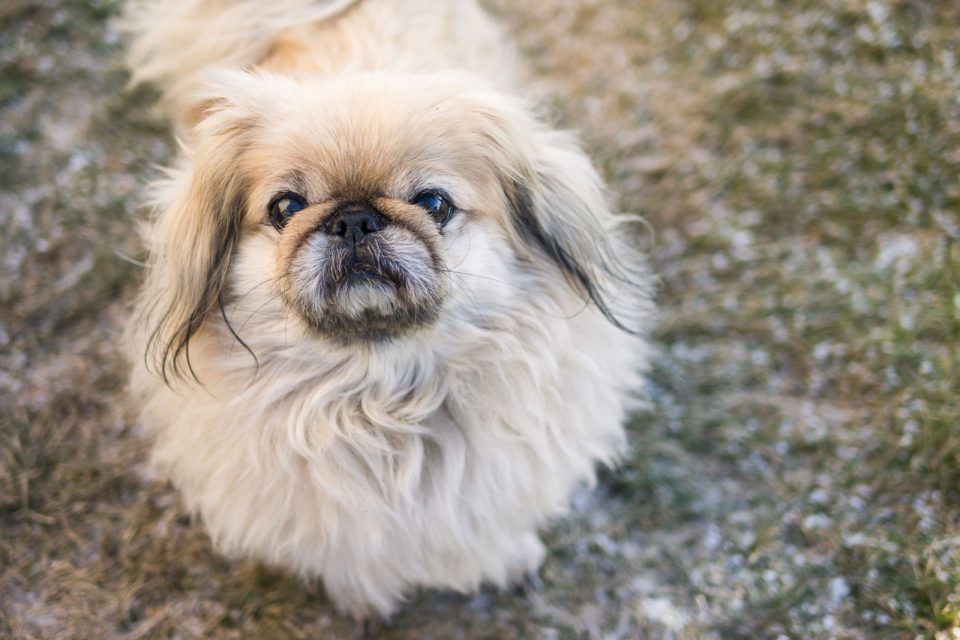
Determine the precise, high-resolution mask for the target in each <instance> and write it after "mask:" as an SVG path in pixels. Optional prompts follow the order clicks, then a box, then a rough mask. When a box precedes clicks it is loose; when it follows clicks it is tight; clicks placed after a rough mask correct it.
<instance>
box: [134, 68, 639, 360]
mask: <svg viewBox="0 0 960 640" xmlns="http://www.w3.org/2000/svg"><path fill="white" fill-rule="evenodd" d="M208 100H209V104H210V108H209V110H208V114H207V115H206V116H205V117H204V119H203V120H202V121H201V122H200V124H199V125H198V127H197V129H196V151H195V154H194V158H193V163H192V166H191V167H190V169H189V170H188V173H185V174H183V175H182V176H180V178H179V179H175V180H174V183H173V186H172V189H173V195H172V196H170V198H169V199H170V200H171V201H172V204H170V205H169V206H168V207H167V208H166V209H165V210H163V211H161V212H160V216H159V218H158V220H157V222H156V224H155V226H154V230H153V234H154V236H153V239H152V242H153V244H154V254H153V260H152V263H151V271H150V275H149V276H148V283H147V289H146V291H147V294H146V295H147V296H149V297H151V298H152V302H153V305H152V307H151V311H150V313H151V314H152V324H153V334H152V337H151V348H152V349H153V353H154V355H155V356H156V357H157V362H158V367H159V369H160V370H161V371H162V372H163V373H164V374H165V375H166V373H167V372H168V371H170V372H173V373H178V372H180V369H182V367H183V361H185V360H186V358H187V357H188V353H189V351H188V349H189V341H190V339H191V338H192V337H193V336H194V335H195V334H196V333H197V332H198V331H200V329H201V328H202V326H203V323H204V322H205V321H206V319H207V318H208V317H209V316H210V315H211V313H212V312H213V311H214V310H215V309H216V308H217V307H218V306H220V307H221V308H222V307H223V306H224V305H226V306H227V307H229V306H231V305H240V304H247V306H248V307H251V306H253V308H255V309H256V311H257V313H260V314H261V317H263V318H269V317H270V316H271V314H273V315H274V316H275V315H277V314H281V315H283V316H284V328H283V331H284V332H289V330H290V329H289V326H288V316H291V315H292V316H293V317H294V318H295V319H296V321H297V326H299V327H301V328H302V329H303V331H304V334H305V335H306V336H309V337H313V338H317V339H321V340H328V341H331V342H334V343H339V344H358V343H379V342H384V341H390V340H396V339H402V338H403V337H404V336H406V335H409V334H411V333H414V332H417V331H422V330H425V329H429V328H430V327H433V326H434V325H435V324H437V323H438V322H440V321H442V319H443V318H444V316H445V315H447V314H456V313H463V312H465V310H466V309H468V308H469V310H470V312H471V313H474V314H478V313H479V314H480V315H481V316H482V314H483V310H484V308H486V307H487V305H492V306H495V305H496V304H497V302H496V296H497V295H498V294H504V293H506V291H505V290H504V289H503V287H508V288H510V289H515V288H517V287H521V288H522V286H523V285H524V284H525V282H524V281H523V277H522V275H523V274H532V273H536V274H538V277H540V278H541V281H542V279H543V278H546V280H547V281H549V282H556V283H557V286H558V288H564V289H565V290H566V291H568V292H570V293H573V294H578V295H579V296H580V297H581V298H588V299H589V300H591V301H592V302H593V303H594V304H596V305H598V306H599V307H600V309H601V310H602V311H603V312H605V313H608V315H612V314H610V310H609V308H608V307H607V304H606V302H605V297H604V294H605V292H606V290H607V288H608V285H609V283H610V282H613V281H616V280H620V281H621V282H627V283H628V284H629V282H630V277H629V273H628V272H629V266H627V267H625V266H624V265H623V264H622V263H621V261H620V260H619V259H618V257H617V252H616V251H615V248H614V243H613V242H612V241H613V237H612V235H611V226H612V216H611V215H610V214H609V212H608V211H607V209H606V207H605V205H604V202H603V197H602V194H601V191H600V187H599V181H598V179H597V177H596V175H595V173H594V172H593V170H592V169H591V167H590V163H589V161H588V160H587V159H586V158H585V156H584V155H583V154H582V152H581V151H580V150H579V149H578V147H577V146H576V145H575V143H573V142H572V140H571V139H570V138H569V137H568V136H565V135H563V134H558V133H556V132H551V131H549V130H548V129H546V128H544V127H543V126H542V125H540V124H539V123H538V122H537V121H536V120H535V119H534V118H532V117H531V116H530V115H529V114H528V111H527V110H526V108H525V107H524V106H523V105H522V104H520V103H518V102H516V101H514V100H512V99H509V98H506V97H503V96H501V95H500V94H498V93H497V92H494V91H489V90H481V89H476V88H475V87H474V86H473V81H471V80H469V79H467V78H464V77H462V76H449V75H416V76H405V75H399V74H376V73H370V74H358V75H355V76H351V77H350V78H343V79H326V80H324V79H313V80H300V81H297V80H292V79H288V78H280V77H277V76H271V75H253V74H247V73H232V74H228V75H225V76H222V77H221V78H219V80H218V81H217V83H216V85H215V87H214V89H212V94H211V96H209V97H208ZM158 245H159V246H160V247H162V248H161V249H160V250H158V247H157V246H158ZM625 269H626V270H625ZM624 274H627V275H626V277H624ZM641 281H645V280H643V279H639V278H638V279H637V280H636V282H641ZM530 282H532V280H530ZM509 295H511V296H516V295H517V293H516V291H515V290H511V291H509ZM520 295H522V293H521V294H520ZM251 301H253V305H251ZM572 311H575V309H573V310H572ZM225 317H226V314H225ZM477 321H479V322H482V321H483V319H482V318H478V320H477ZM263 326H264V327H267V326H268V325H267V324H266V323H265V324H264V325H263ZM264 330H272V329H267V328H265V329H264ZM187 364H189V363H187Z"/></svg>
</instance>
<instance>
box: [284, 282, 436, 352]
mask: <svg viewBox="0 0 960 640" xmlns="http://www.w3.org/2000/svg"><path fill="white" fill-rule="evenodd" d="M325 289H326V291H327V292H328V293H327V294H326V295H325V296H323V299H322V300H316V299H314V300H310V301H308V302H306V304H304V301H302V300H301V301H300V304H298V305H297V312H298V314H299V315H300V317H301V318H303V320H304V321H305V322H306V324H307V325H308V326H309V327H310V329H311V330H312V331H313V332H315V333H316V334H317V335H319V336H321V337H323V338H325V339H327V340H330V341H332V342H335V343H338V344H341V345H351V344H360V343H382V342H387V341H391V340H395V339H398V338H402V337H404V336H407V335H410V334H412V333H415V332H416V331H419V330H422V329H424V328H427V327H429V326H430V325H431V324H433V323H434V322H435V321H436V320H437V317H438V316H439V313H440V307H441V301H440V300H439V299H438V298H437V297H430V298H427V299H411V296H410V292H409V291H407V290H406V289H405V286H404V284H403V281H402V279H400V278H398V277H395V276H392V275H387V274H382V273H377V272H375V271H373V270H367V269H356V270H353V271H351V272H350V273H347V274H345V275H344V276H343V277H342V278H340V279H339V280H338V281H337V282H334V283H330V284H329V285H328V286H327V287H325Z"/></svg>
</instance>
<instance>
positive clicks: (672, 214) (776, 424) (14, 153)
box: [0, 0, 960, 639]
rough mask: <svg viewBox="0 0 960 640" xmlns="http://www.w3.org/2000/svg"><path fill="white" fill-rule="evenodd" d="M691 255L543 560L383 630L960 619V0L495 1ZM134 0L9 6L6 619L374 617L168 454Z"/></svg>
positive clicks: (859, 632)
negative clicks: (237, 538) (188, 509)
mask: <svg viewBox="0 0 960 640" xmlns="http://www.w3.org/2000/svg"><path fill="white" fill-rule="evenodd" d="M487 5H488V7H489V8H490V9H491V10H492V11H493V12H494V13H495V14H497V15H498V16H499V17H500V19H501V20H503V21H504V22H505V24H506V25H507V26H508V28H509V30H510V31H511V33H512V34H513V36H514V38H515V39H516V41H517V42H518V44H519V48H520V50H521V52H522V53H523V55H524V57H525V59H526V60H527V61H528V62H529V64H530V66H531V68H532V70H533V75H534V76H535V80H534V81H533V82H531V91H543V92H545V93H546V95H548V96H549V98H548V100H547V104H548V108H549V111H550V113H552V115H553V117H554V118H555V119H556V120H557V121H558V122H559V123H561V124H562V125H564V126H567V127H571V128H576V129H578V130H580V131H581V132H582V135H583V138H584V140H585V143H586V145H587V147H588V148H589V150H590V152H591V154H592V155H593V157H594V158H595V159H596V161H597V163H598V164H599V165H600V166H601V167H602V168H603V172H604V175H605V177H606V179H607V181H608V183H609V185H610V188H611V194H612V196H611V197H612V198H613V199H614V200H615V201H616V202H617V204H618V206H619V207H620V208H621V209H623V210H625V211H632V212H636V213H639V214H641V215H642V216H644V218H645V219H646V221H647V223H648V225H649V230H648V233H647V236H646V239H645V241H644V243H645V248H646V250H647V252H648V254H649V256H650V261H651V264H652V267H653V269H654V270H655V271H656V273H657V274H658V276H659V279H660V288H659V293H658V302H659V307H660V315H659V321H658V327H657V329H656V331H655V333H654V336H653V339H654V342H655V344H656V345H657V357H656V362H655V366H654V368H653V371H652V372H651V374H650V375H649V382H648V385H647V389H646V392H647V395H648V397H649V399H650V408H649V409H648V410H647V411H644V412H641V413H639V414H637V415H636V416H634V417H633V418H632V420H631V423H630V434H631V441H632V446H633V453H632V454H631V455H630V456H628V457H627V458H626V459H625V460H624V461H623V463H622V465H621V466H620V467H619V468H617V469H613V470H609V471H605V472H604V473H603V474H602V477H601V482H600V484H599V486H598V487H597V488H596V489H595V490H594V491H593V492H588V493H584V494H582V495H580V496H578V497H577V499H576V500H575V501H574V504H573V508H572V511H571V514H570V515H569V517H567V518H565V519H563V520H562V521H558V522H557V523H556V524H555V525H553V526H552V527H551V528H550V529H549V530H547V531H546V532H545V539H546V541H547V542H548V545H549V549H550V553H549V555H548V557H547V560H546V562H545V564H544V566H543V569H542V572H541V578H542V582H543V584H542V586H541V587H540V588H539V589H537V590H534V591H532V592H529V593H526V594H523V593H496V592H493V591H486V592H483V593H481V594H479V595H473V596H460V595H454V594H447V593H436V592H424V593H420V594H417V595H416V596H415V597H413V598H412V599H411V601H410V603H409V604H408V606H407V607H406V608H405V609H404V610H403V612H401V613H400V614H399V615H397V616H396V617H395V618H394V619H393V620H392V622H391V623H390V624H388V625H387V626H386V627H385V628H384V629H382V630H381V631H380V632H379V634H378V635H377V637H380V638H395V639H400V638H411V639H412V638H448V637H462V638H514V637H518V638H519V637H524V638H604V639H606V638H637V637H647V638H776V637H783V638H861V637H876V638H912V637H917V636H920V637H937V638H940V639H946V638H957V637H960V425H958V417H960V403H958V397H960V277H958V276H960V180H958V176H960V69H958V65H960V60H958V57H957V56H958V53H957V52H960V5H957V4H956V3H951V2H942V1H936V0H911V1H909V2H908V1H906V0H871V1H861V0H819V1H815V0H797V1H790V2H787V1H786V0H779V1H778V0H759V1H758V0H647V1H644V2H630V1H628V0H621V1H619V2H599V1H590V0H576V1H571V2H563V1H561V0H554V1H548V0H537V1H534V2H524V3H512V2H508V1H507V0H492V1H490V2H488V3H487ZM117 11H118V4H117V3H116V2H115V1H114V0H100V1H98V0H64V1H63V2H54V1H53V0H6V2H4V4H3V5H2V6H0V27H2V28H0V192H2V193H0V247H2V249H0V636H11V637H17V638H21V637H22V638H65V637H70V638H108V637H115V638H130V639H132V638H141V637H170V638H190V637H218V638H219V637H223V638H241V637H258V638H273V637H303V638H308V637H309V638H315V637H331V638H335V637H343V636H344V635H345V634H349V633H351V632H352V630H353V627H352V624H351V623H350V622H349V621H347V620H345V619H343V618H341V617H340V616H338V615H336V614H335V613H334V611H333V610H332V608H331V606H330V605H329V603H328V602H327V600H326V599H325V597H324V596H323V593H322V589H320V588H319V587H317V586H316V585H304V584H302V583H300V582H298V581H297V580H295V579H294V578H292V577H290V576H289V575H287V574H285V573H282V572H278V571H275V570H272V569H268V568H264V567H260V566H256V565H254V564H253V563H249V562H242V561H231V560H227V559H224V558H222V557H220V556H218V555H217V554H216V553H214V552H213V551H212V550H211V548H210V545H209V542H208V540H207V538H206V536H205V535H204V533H203V530H202V527H201V525H200V524H199V523H196V522H192V521H191V520H190V519H189V518H188V517H186V516H185V515H184V512H183V510H182V506H181V504H180V503H179V502H178V498H177V496H176V495H175V493H174V492H173V491H172V490H171V488H170V487H169V486H168V485H166V484H164V483H162V482H160V481H158V480H156V479H154V478H153V477H152V476H151V475H150V473H149V470H148V469H147V468H146V467H145V465H144V460H145V458H146V450H145V446H144V444H143V442H142V441H141V440H140V438H139V437H138V435H137V430H136V424H135V420H134V417H133V416H134V412H133V411H132V410H131V408H130V407H129V406H128V405H127V404H126V402H125V400H124V393H123V390H124V384H125V375H126V374H125V370H126V365H125V363H124V362H123V359H122V357H121V355H120V351H119V348H118V340H119V336H120V332H121V328H120V327H121V326H122V320H123V317H124V315H125V313H126V310H127V305H128V304H129V302H130V300H131V297H132V295H133V293H134V292H135V290H136V286H137V282H138V281H139V279H140V277H141V269H140V267H139V266H137V261H138V260H139V259H142V257H143V255H142V251H141V249H140V247H139V244H138V241H137V237H136V221H137V220H138V219H139V218H141V217H142V215H143V211H142V209H141V208H140V207H139V202H140V200H141V198H142V194H143V184H144V182H145V181H146V180H148V179H149V177H150V176H154V175H156V173H157V169H156V165H157V164H158V163H159V164H162V163H163V162H165V161H169V160H170V158H171V157H172V153H173V142H172V140H171V136H170V134H169V131H168V130H167V128H166V127H165V126H164V125H163V123H162V122H161V121H159V120H158V119H157V118H156V117H155V116H154V115H153V114H152V112H151V110H150V108H149V105H150V104H151V101H152V100H153V99H154V97H155V96H154V95H153V94H152V93H151V92H150V90H149V89H139V90H136V91H127V90H125V88H124V86H125V82H126V78H127V75H126V72H125V70H124V68H123V65H122V51H123V41H122V38H120V37H119V35H118V31H117V29H116V28H115V26H114V25H113V23H112V20H113V19H114V18H115V16H116V13H117Z"/></svg>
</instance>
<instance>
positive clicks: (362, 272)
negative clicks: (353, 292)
mask: <svg viewBox="0 0 960 640" xmlns="http://www.w3.org/2000/svg"><path fill="white" fill-rule="evenodd" d="M380 283H386V284H393V280H391V279H390V278H388V277H386V276H385V275H384V274H382V273H378V272H376V271H372V270H370V269H365V268H363V267H358V268H355V269H353V270H352V271H350V272H349V273H347V274H346V275H344V276H343V278H342V279H341V280H340V283H339V284H340V286H342V287H350V286H354V285H359V284H380Z"/></svg>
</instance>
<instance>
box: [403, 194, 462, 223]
mask: <svg viewBox="0 0 960 640" xmlns="http://www.w3.org/2000/svg"><path fill="white" fill-rule="evenodd" d="M410 204H415V205H417V206H418V207H422V208H424V209H426V211H427V213H429V214H430V215H431V216H432V217H433V219H434V220H436V221H437V224H439V225H440V226H441V227H442V226H443V225H445V224H447V222H449V221H450V218H451V217H453V214H454V212H455V211H456V208H455V207H454V206H453V203H452V202H450V199H449V198H447V196H446V195H444V194H443V193H441V192H439V191H436V190H434V189H429V190H427V191H421V192H420V193H418V194H417V195H415V196H414V197H413V199H412V200H411V201H410Z"/></svg>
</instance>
